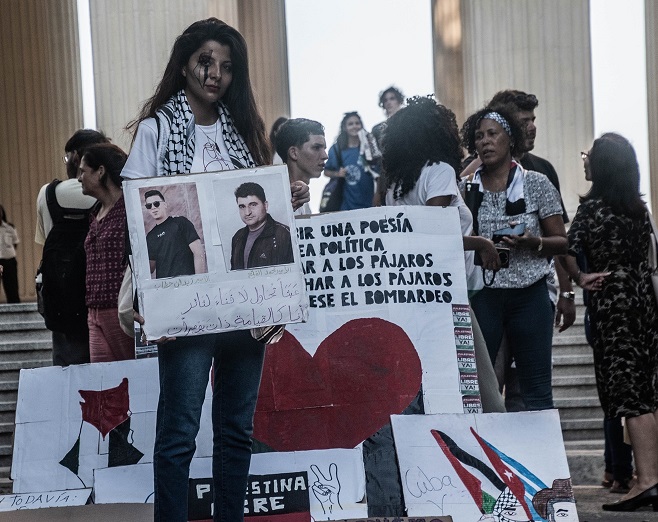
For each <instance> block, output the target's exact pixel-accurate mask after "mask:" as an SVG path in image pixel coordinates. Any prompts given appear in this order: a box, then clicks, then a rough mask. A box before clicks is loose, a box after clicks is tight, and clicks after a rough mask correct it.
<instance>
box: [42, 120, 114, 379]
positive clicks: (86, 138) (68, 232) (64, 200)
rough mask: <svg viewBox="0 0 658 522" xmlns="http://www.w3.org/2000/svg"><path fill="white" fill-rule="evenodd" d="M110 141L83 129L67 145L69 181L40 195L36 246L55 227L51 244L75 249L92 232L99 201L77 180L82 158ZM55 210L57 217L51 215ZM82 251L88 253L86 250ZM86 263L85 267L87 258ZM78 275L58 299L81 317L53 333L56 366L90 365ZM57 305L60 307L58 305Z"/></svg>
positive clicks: (49, 186)
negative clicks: (63, 243)
mask: <svg viewBox="0 0 658 522" xmlns="http://www.w3.org/2000/svg"><path fill="white" fill-rule="evenodd" d="M109 141H110V140H109V139H108V138H107V137H105V135H104V134H103V133H101V132H98V131H95V130H91V129H79V130H77V131H76V132H75V133H74V134H73V136H71V137H70V138H69V140H68V141H67V142H66V145H65V146H64V153H65V154H64V157H63V158H62V160H63V161H64V164H65V165H66V177H67V179H66V180H65V181H60V180H55V181H53V182H52V183H47V184H46V185H44V186H43V187H41V190H39V195H38V196H37V227H36V233H35V236H34V241H35V242H36V243H38V244H39V245H42V246H43V245H45V244H46V239H47V238H48V236H49V235H50V233H51V231H52V230H53V227H56V231H55V232H54V233H53V237H51V242H52V241H53V240H55V241H56V240H57V239H56V238H58V237H59V238H66V241H68V244H69V245H70V248H71V250H73V249H74V248H75V245H76V242H79V241H84V238H85V236H86V233H87V230H89V212H90V211H91V207H92V206H93V205H94V204H96V198H93V197H91V196H85V195H84V194H83V193H82V185H81V184H80V183H78V179H77V176H78V168H79V167H80V159H81V158H82V156H83V155H84V153H85V150H86V148H87V147H89V146H90V145H95V144H97V143H109ZM49 200H50V204H49ZM51 208H52V209H53V213H54V214H55V215H53V214H52V213H51ZM82 252H83V254H84V250H83V251H82ZM44 263H46V260H44V261H42V267H41V269H42V270H48V267H46V266H44ZM82 263H83V264H84V257H83V258H82ZM75 276H79V277H78V280H77V281H75V282H74V283H73V284H70V283H71V282H70V281H68V283H69V284H67V291H68V293H67V295H66V296H54V297H55V298H57V299H60V300H61V301H63V302H62V303H61V304H62V306H65V308H66V310H67V312H68V313H70V315H73V314H75V315H76V316H79V317H80V320H79V321H70V323H71V324H67V325H61V326H58V327H57V328H58V330H57V331H55V330H53V331H52V333H53V365H55V366H68V365H70V364H84V363H88V362H89V328H88V327H87V312H86V306H85V272H84V270H80V273H79V274H75V275H72V277H74V278H75ZM44 299H45V297H44ZM53 306H55V307H56V305H53ZM44 313H45V312H44ZM73 323H75V324H73ZM48 324H51V323H50V322H49V323H48ZM53 328H54V327H53Z"/></svg>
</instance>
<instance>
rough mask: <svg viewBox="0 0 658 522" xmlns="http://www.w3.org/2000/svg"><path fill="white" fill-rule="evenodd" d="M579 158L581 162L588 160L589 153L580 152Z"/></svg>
mask: <svg viewBox="0 0 658 522" xmlns="http://www.w3.org/2000/svg"><path fill="white" fill-rule="evenodd" d="M580 157H581V159H582V160H583V161H585V160H586V159H587V158H589V152H585V151H582V152H581V153H580Z"/></svg>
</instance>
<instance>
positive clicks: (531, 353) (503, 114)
mask: <svg viewBox="0 0 658 522" xmlns="http://www.w3.org/2000/svg"><path fill="white" fill-rule="evenodd" d="M462 138H463V141H464V145H465V146H466V148H467V149H468V151H469V152H471V153H473V152H477V154H478V157H479V158H480V159H481V161H482V166H480V167H479V168H478V169H477V170H476V171H475V173H474V174H473V176H472V177H471V178H469V179H468V180H466V181H465V182H464V194H465V200H466V202H467V204H468V205H469V208H470V209H471V212H472V213H473V217H474V230H475V233H476V234H480V235H481V236H483V237H486V238H490V239H493V238H494V236H496V240H498V242H497V245H496V246H497V247H498V248H499V250H500V251H501V256H503V257H504V258H508V259H505V260H506V261H508V264H509V266H508V267H507V268H503V269H501V270H500V271H498V272H495V271H493V272H492V271H489V270H485V268H487V267H486V266H483V278H484V284H485V288H483V289H482V290H481V291H480V292H478V293H477V294H475V295H474V296H473V297H472V299H471V306H472V307H473V310H474V312H475V315H476V317H477V319H478V322H479V323H480V327H481V328H482V333H483V334H484V338H485V340H486V343H487V348H488V350H489V356H490V357H491V362H492V363H495V360H496V355H497V354H498V350H499V348H500V343H501V340H502V338H503V334H504V335H505V337H506V338H507V340H508V343H509V345H510V350H511V353H512V355H513V356H514V359H515V361H516V364H517V367H518V369H519V372H518V373H519V384H520V387H521V395H522V397H523V401H524V403H525V406H526V408H527V409H528V410H544V409H549V408H552V407H553V392H552V388H551V344H552V338H553V309H552V307H551V302H550V299H549V297H548V290H547V289H546V276H547V275H548V273H549V271H550V262H549V259H550V257H551V256H554V255H560V254H564V253H566V250H567V239H566V231H565V229H564V222H563V221H562V206H561V204H560V195H559V193H558V191H557V190H556V189H555V187H554V186H553V185H552V184H551V182H550V181H549V180H548V178H547V177H546V176H544V175H543V174H539V173H537V172H532V171H526V170H524V169H523V168H522V167H521V166H520V165H519V164H518V163H517V162H516V161H514V159H513V158H514V155H515V153H516V152H517V147H519V146H522V145H523V130H522V129H521V127H520V126H519V124H518V123H517V122H516V119H515V118H514V117H513V116H512V115H511V114H509V112H508V111H507V110H506V109H505V108H504V107H500V108H491V107H487V108H484V109H481V110H479V111H478V112H476V113H475V114H473V115H472V116H471V117H469V118H468V120H467V121H466V123H465V124H464V127H463V128H462ZM510 227H516V229H512V230H509V228H510ZM504 229H507V230H504ZM496 232H498V234H496ZM506 264H507V263H506Z"/></svg>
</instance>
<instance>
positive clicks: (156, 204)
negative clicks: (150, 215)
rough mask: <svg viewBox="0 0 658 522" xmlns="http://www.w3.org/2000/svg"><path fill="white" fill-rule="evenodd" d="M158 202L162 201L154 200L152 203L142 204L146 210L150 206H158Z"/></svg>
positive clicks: (149, 208)
mask: <svg viewBox="0 0 658 522" xmlns="http://www.w3.org/2000/svg"><path fill="white" fill-rule="evenodd" d="M160 203H162V201H154V202H153V203H146V204H145V205H144V206H145V207H146V208H147V209H148V210H151V207H155V208H158V207H159V206H160Z"/></svg>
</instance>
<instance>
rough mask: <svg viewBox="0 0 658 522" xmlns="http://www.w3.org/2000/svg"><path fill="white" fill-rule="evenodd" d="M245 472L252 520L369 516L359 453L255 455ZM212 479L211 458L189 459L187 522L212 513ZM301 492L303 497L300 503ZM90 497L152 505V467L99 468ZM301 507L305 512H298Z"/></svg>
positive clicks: (284, 521)
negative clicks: (270, 517) (188, 515)
mask: <svg viewBox="0 0 658 522" xmlns="http://www.w3.org/2000/svg"><path fill="white" fill-rule="evenodd" d="M249 473H250V478H249V482H248V488H247V503H246V504H245V514H246V515H249V516H253V517H254V520H255V521H258V522H260V521H261V520H262V519H263V517H266V516H275V515H284V514H285V515H289V516H285V517H283V519H282V522H293V521H294V522H296V520H297V519H299V518H300V517H302V516H303V515H304V513H306V512H307V511H308V512H310V514H311V516H312V517H313V519H314V520H333V519H336V518H346V517H364V516H366V515H367V506H366V504H365V498H364V497H365V481H364V469H363V457H362V453H361V449H360V448H356V449H351V450H346V449H334V450H319V451H298V452H292V453H285V452H281V453H278V452H277V453H274V454H258V455H253V456H252V459H251V467H250V469H249ZM210 477H212V458H210V457H206V458H194V459H192V464H191V466H190V495H189V502H190V506H191V507H190V509H191V511H190V517H192V515H193V514H194V516H195V517H203V516H204V514H207V513H208V510H210V509H211V508H210V505H211V503H212V500H211V499H212V479H211V478H210ZM300 477H304V480H302V479H301V478H300ZM293 478H294V480H293ZM302 491H303V493H304V495H305V496H306V501H304V502H303V503H302V502H301V500H300V499H301V493H302ZM94 494H95V501H96V503H98V504H114V503H139V502H153V467H152V465H151V464H136V465H132V466H123V467H115V468H104V469H97V470H96V471H95V473H94ZM282 495H283V497H284V498H280V497H282ZM302 504H303V506H307V505H308V506H309V510H307V511H303V510H301V507H302ZM282 506H283V507H282ZM285 506H287V507H285ZM283 511H286V513H283ZM190 520H193V519H192V518H190ZM194 520H197V519H194ZM198 520H204V519H203V518H199V519H198Z"/></svg>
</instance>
